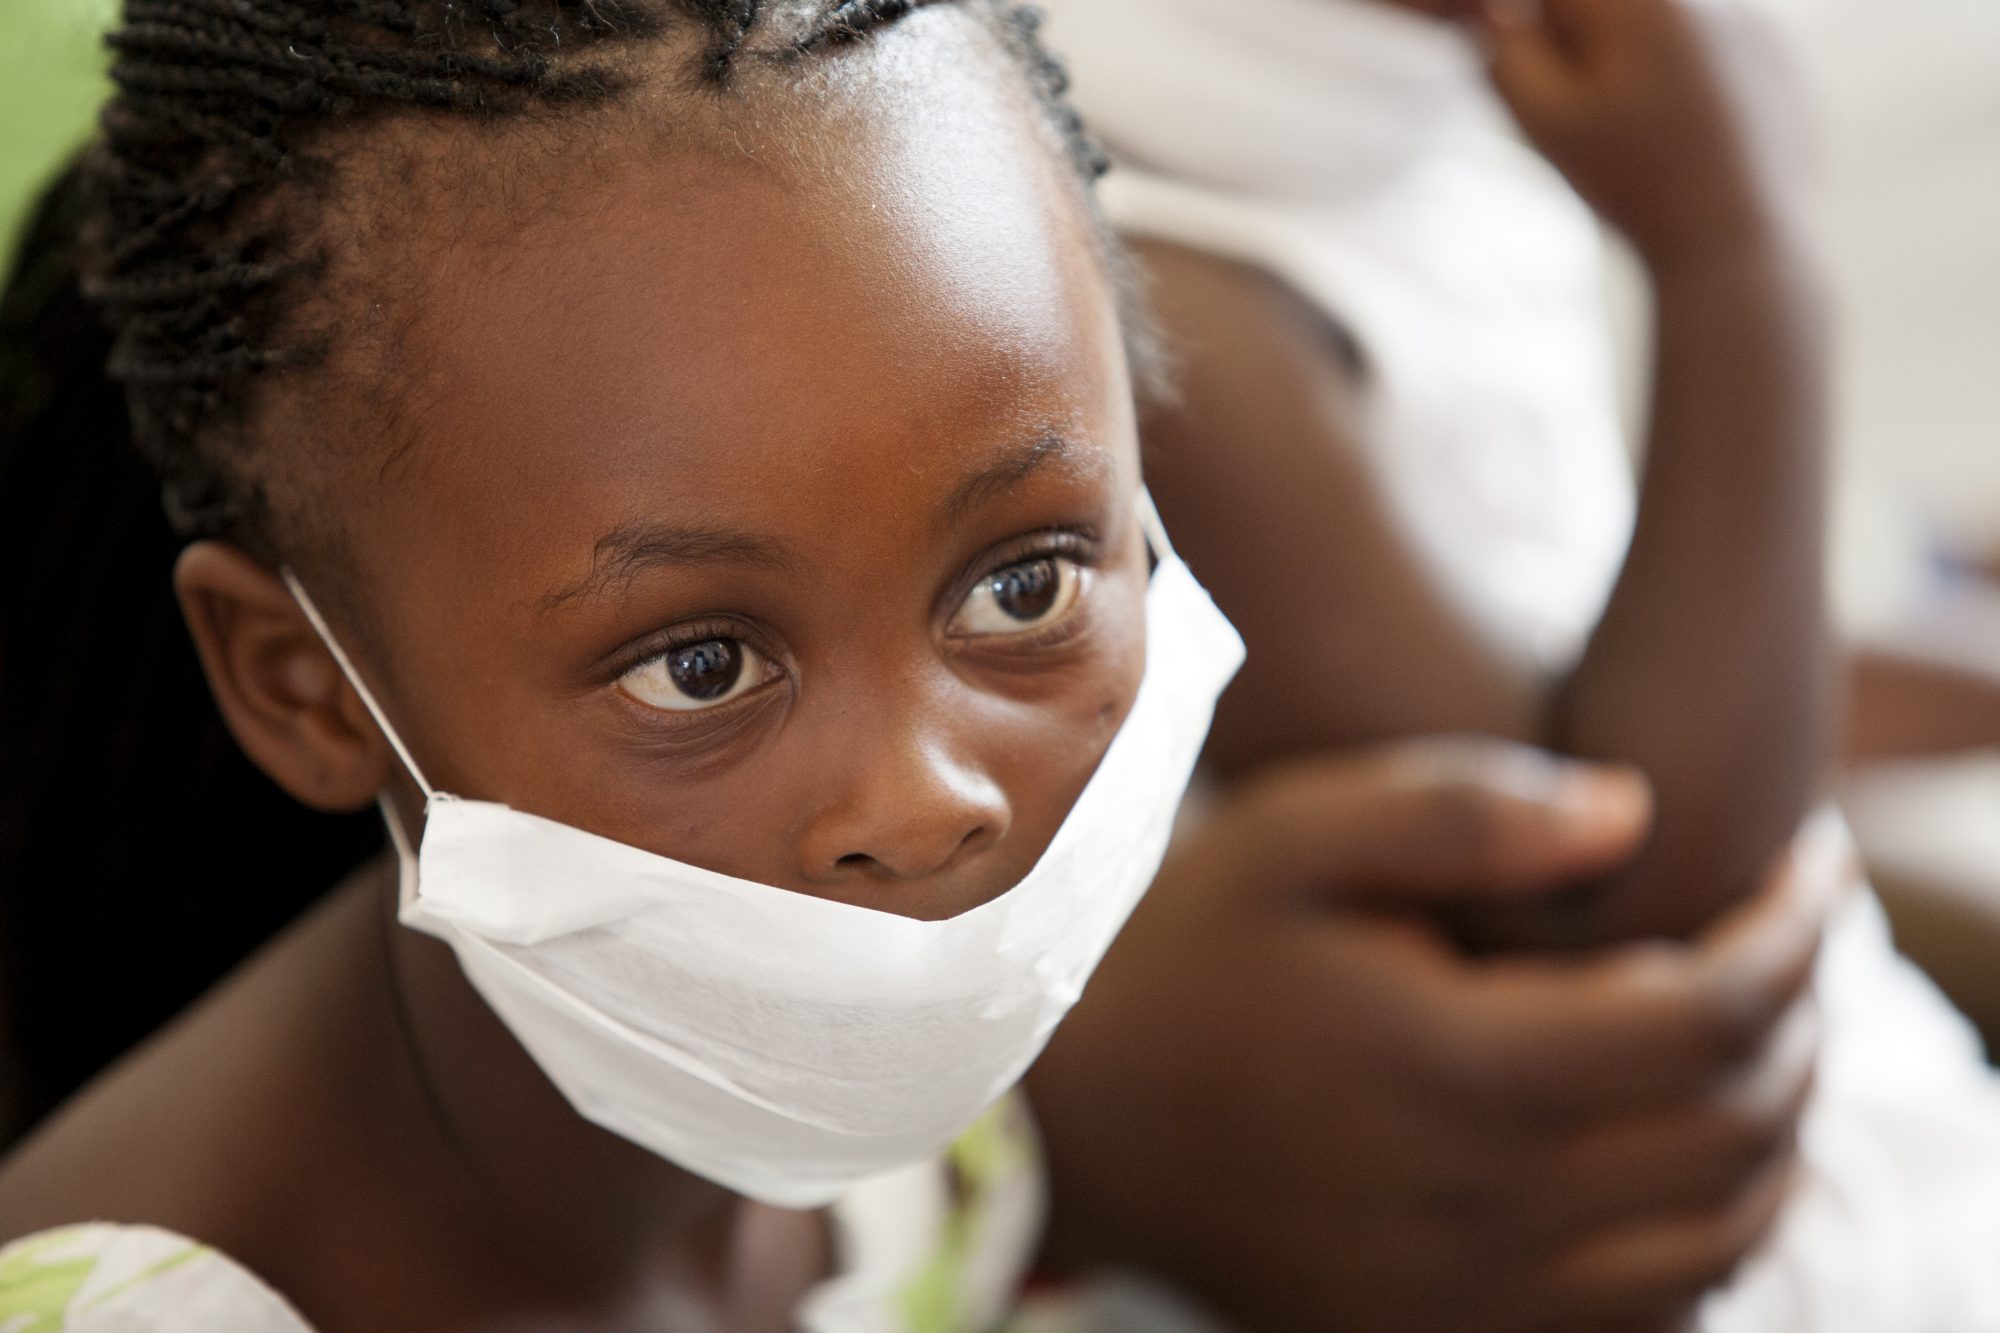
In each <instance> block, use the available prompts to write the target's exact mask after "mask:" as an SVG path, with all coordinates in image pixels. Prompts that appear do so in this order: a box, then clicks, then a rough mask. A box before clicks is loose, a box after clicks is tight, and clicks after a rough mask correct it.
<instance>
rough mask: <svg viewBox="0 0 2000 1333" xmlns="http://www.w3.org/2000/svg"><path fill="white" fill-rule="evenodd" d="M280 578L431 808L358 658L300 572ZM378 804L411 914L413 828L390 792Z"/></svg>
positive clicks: (284, 571)
mask: <svg viewBox="0 0 2000 1333" xmlns="http://www.w3.org/2000/svg"><path fill="white" fill-rule="evenodd" d="M278 577H280V578H282V579H283V580H284V581H285V588H286V589H287V590H288V591H289V592H290V593H291V594H292V600H293V601H295V602H297V603H298V604H299V610H301V611H303V612H305V615H306V620H307V622H308V623H310V624H311V625H312V627H313V633H315V634H317V635H319V641H320V642H321V643H323V644H325V645H326V650H327V651H328V652H329V653H332V654H333V661H334V665H336V666H338V667H339V668H340V674H341V675H343V676H345V677H347V683H348V684H349V685H352V686H353V687H354V692H355V693H356V694H358V695H360V696H361V704H362V707H364V708H366V709H367V710H368V716H370V717H372V718H374V719H375V725H376V726H378V727H380V728H381V729H382V735H383V736H384V738H386V739H387V740H388V742H389V748H391V749H392V750H394V751H395V752H396V758H398V759H400V760H402V762H403V767H404V768H406V769H408V770H409V772H410V776H411V777H413V778H415V779H416V780H417V786H418V787H419V788H421V789H422V790H423V793H424V805H425V806H426V807H428V806H429V805H430V803H431V802H432V801H434V800H436V799H437V792H436V790H435V789H433V788H432V786H431V784H430V783H429V782H427V781H425V780H424V771H423V770H422V769H420V768H418V767H417V761H416V760H415V759H414V758H412V757H411V755H410V747H408V746H407V745H405V744H403V738H402V737H401V736H399V735H397V734H396V728H395V727H393V726H392V725H390V723H389V718H388V715H387V714H385V713H384V712H383V711H382V705H381V704H379V703H377V702H376V700H375V692H374V691H373V690H371V689H369V688H368V684H367V682H366V681H364V680H362V679H361V673H360V672H359V671H357V670H356V669H355V666H354V659H353V658H351V657H349V656H348V655H347V650H346V649H344V648H342V647H341V646H340V640H339V639H337V638H335V637H334V635H333V628H332V626H330V625H328V624H327V623H326V617H325V616H323V615H321V614H320V613H319V606H318V605H317V604H316V603H315V602H314V601H313V599H312V594H310V593H308V592H307V591H306V589H305V585H304V584H303V583H300V582H299V578H298V575H296V574H294V573H292V571H291V570H290V569H289V568H280V569H279V570H278ZM375 806H376V808H377V809H379V810H380V811H381V812H382V822H383V823H384V824H387V825H388V826H389V842H390V844H391V845H392V846H394V847H395V849H396V869H397V887H396V898H397V906H398V911H399V913H400V914H402V915H404V916H408V914H409V912H410V909H411V907H412V905H413V904H414V903H415V902H416V899H417V856H416V851H415V849H414V848H412V847H411V845H410V834H409V830H407V829H405V828H404V827H403V817H402V815H400V814H398V813H397V812H396V807H395V805H394V804H393V803H392V802H391V801H390V800H389V794H388V793H387V792H382V793H380V794H379V795H377V796H376V798H375Z"/></svg>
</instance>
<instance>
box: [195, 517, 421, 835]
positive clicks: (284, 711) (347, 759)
mask: <svg viewBox="0 0 2000 1333" xmlns="http://www.w3.org/2000/svg"><path fill="white" fill-rule="evenodd" d="M174 591H175V594H176V595H177V596H178V597H179V599H180V604H181V614H182V615H183V616H185V617H186V619H187V624H188V632H189V633H190V634H191V635H192V636H193V638H194V643H195V649H196V651H197V652H198V653H199V654H200V656H201V665H202V670H203V672H204V673H206V675H207V676H208V686H209V689H210V690H211V691H212V692H213V693H214V695H215V701H216V704H217V706H218V707H220V708H221V710H222V716H223V720H224V721H226V722H227V723H228V724H229V730H230V732H231V733H232V734H233V735H234V736H235V737H236V743H237V744H239V745H241V746H242V747H243V750H244V752H245V753H246V754H248V755H249V756H250V759H251V761H252V762H253V763H255V764H256V765H257V766H258V767H259V768H261V769H263V770H264V772H265V773H266V774H267V775H269V776H270V778H271V780H272V781H274V782H276V783H277V784H278V785H279V786H280V787H283V788H284V789H285V790H286V791H287V792H289V793H290V794H291V795H292V796H293V797H294V798H295V799H297V800H299V801H300V802H302V803H304V804H305V805H308V806H311V807H313V808H314V809H317V810H328V811H351V810H359V809H362V808H364V807H366V806H368V805H369V804H371V803H373V802H374V800H375V798H376V794H377V793H378V792H379V791H380V790H381V789H382V787H383V786H384V785H385V784H386V783H387V782H388V781H389V779H390V776H391V775H392V773H393V772H394V763H395V761H394V756H393V755H392V754H391V752H390V750H389V746H388V743H387V742H386V741H385V740H384V739H383V737H382V733H381V731H380V729H378V728H377V727H376V726H375V724H374V722H373V721H372V720H371V719H370V718H369V716H368V712H367V709H366V708H365V707H364V706H363V705H362V703H361V700H360V698H359V696H358V695H356V694H355V692H354V688H353V686H351V685H349V684H348V682H347V679H346V677H344V676H343V675H341V672H340V668H339V666H338V665H337V664H336V663H335V662H334V660H333V656H332V654H331V653H329V652H328V651H327V649H326V645H325V644H323V643H322V642H320V639H319V636H318V635H317V634H316V633H314V631H313V628H312V625H311V623H310V622H309V621H308V620H307V619H306V616H305V613H304V612H303V611H301V610H300V609H299V605H298V603H297V602H296V601H294V600H293V598H292V595H291V593H290V592H289V591H288V590H287V589H286V587H285V585H284V582H283V581H282V580H281V579H280V578H279V577H278V575H277V574H276V573H275V572H273V571H271V570H269V569H266V568H265V567H264V566H262V565H260V564H258V563H257V562H256V561H255V560H252V559H251V558H250V557H249V556H247V555H245V554H244V553H243V552H242V551H240V550H238V549H236V548H235V547H233V546H230V545H227V544H226V543H223V542H217V541H201V542H196V543H194V544H193V545H191V546H189V547H188V548H187V549H186V550H185V551H183V552H181V556H180V560H179V561H178V562H177V563H176V564H175V566H174Z"/></svg>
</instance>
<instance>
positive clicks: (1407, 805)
mask: <svg viewBox="0 0 2000 1333" xmlns="http://www.w3.org/2000/svg"><path fill="white" fill-rule="evenodd" d="M1239 800H1240V802H1241V804H1240V806H1239V808H1238V811H1237V815H1238V819H1237V822H1236V827H1237V830H1238V835H1239V839H1240V841H1239V844H1238V846H1237V849H1236V851H1237V855H1238V856H1239V857H1241V858H1242V859H1243V860H1244V861H1245V862H1247V863H1248V864H1249V866H1250V867H1251V869H1252V873H1253V874H1255V875H1256V876H1257V877H1258V882H1261V883H1263V884H1265V885H1266V886H1268V887H1269V888H1271V889H1272V890H1274V891H1276V892H1279V893H1282V894H1286V895H1290V896H1296V897H1299V898H1301V899H1303V900H1310V901H1314V902H1318V903H1353V902H1358V901H1362V900H1367V901H1371V902H1375V903H1378V904H1379V903H1381V902H1382V901H1384V900H1385V899H1386V900H1389V901H1392V902H1394V901H1400V902H1402V903H1405V904H1424V905H1429V904H1441V903H1463V902H1465V901H1467V900H1468V899H1473V900H1477V899H1495V898H1503V899H1504V898H1530V897H1535V896H1538V895H1540V894H1544V893H1550V892H1554V891H1556V890H1558V889H1560V888H1562V887H1564V886H1566V885H1569V884H1571V883H1574V882H1575V881H1577V880H1580V879H1584V878H1587V877H1589V876H1592V875H1597V874H1602V873H1604V872H1605V871H1608V870H1610V869H1612V868H1614V867H1615V866H1617V865H1620V864H1622V863H1623V862H1624V861H1626V860H1628V859H1629V858H1630V857H1631V856H1632V855H1633V853H1634V852H1636V851H1637V850H1638V846H1639V844H1640V842H1641V841H1642V840H1643V839H1644V838H1645V836H1646V832H1647V830H1648V828H1649V827H1650V825H1651V822H1652V813H1653V803H1652V792H1651V789H1650V787H1649V786H1648V785H1647V783H1646V780H1645V779H1644V777H1642V776H1641V775H1640V774H1639V773H1638V772H1637V771H1636V770H1634V769H1631V768H1627V767H1622V766H1614V765H1597V764H1585V763H1581V762H1578V761H1574V760H1569V759H1564V758H1561V757H1559V756H1556V755H1552V754H1549V753H1548V752H1546V751H1543V750H1537V749H1534V748H1532V747H1529V746H1525V745H1517V744H1514V743H1512V742H1508V741H1500V740H1493V739H1488V738H1483V737H1433V738H1426V739H1422V740H1417V741H1408V742H1403V743H1400V744H1395V745H1390V746H1385V747H1383V748H1381V749H1379V750H1375V751H1372V752H1369V753H1367V754H1364V755H1360V756H1353V755H1348V756H1339V757H1332V758H1322V759H1314V760H1306V761H1301V762H1297V763H1294V764H1291V765H1288V766H1287V767H1285V768H1283V769H1280V770H1276V771H1274V772H1272V773H1270V774H1268V775H1267V776H1265V777H1264V778H1262V779H1261V780H1259V781H1258V782H1257V783H1256V784H1255V785H1254V786H1253V787H1251V788H1250V789H1248V790H1246V791H1245V792H1244V793H1243V794H1242V796H1241V797H1240V798H1239Z"/></svg>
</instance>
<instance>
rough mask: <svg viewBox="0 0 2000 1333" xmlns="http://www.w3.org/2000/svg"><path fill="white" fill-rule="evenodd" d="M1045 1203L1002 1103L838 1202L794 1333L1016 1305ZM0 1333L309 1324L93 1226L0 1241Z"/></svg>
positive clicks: (869, 1327)
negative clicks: (831, 1259) (825, 1268)
mask: <svg viewBox="0 0 2000 1333" xmlns="http://www.w3.org/2000/svg"><path fill="white" fill-rule="evenodd" d="M1042 1201H1043V1191H1042V1179H1041V1160H1040V1154H1039V1151H1038V1150H1037V1147H1036V1143H1035V1136H1034V1130H1033V1128H1032V1126H1031V1124H1030V1122H1029V1120H1028V1116H1027V1112H1026V1108H1025V1107H1024V1106H1023V1105H1022V1103H1021V1102H1020V1100H1019V1099H1018V1098H1015V1099H1010V1100H1008V1101H1006V1102H1003V1103H1001V1104H1000V1105H999V1106H997V1107H995V1108H994V1109H993V1110H992V1111H990V1112H988V1113H987V1115H986V1117H985V1118H984V1119H982V1120H981V1121H980V1122H979V1123H978V1124H976V1125H974V1126H973V1127H972V1128H971V1129H970V1130H968V1131H967V1132H966V1133H965V1135H964V1136H963V1137H962V1138H960V1139H959V1141H958V1142H957V1143H956V1144H954V1145H953V1146H952V1149H951V1151H950V1152H949V1153H948V1154H947V1155H946V1156H945V1158H944V1159H943V1160H941V1161H938V1162H932V1163H926V1164H924V1165H920V1166H916V1167H912V1168H910V1169H909V1170H907V1171H898V1172H895V1173H893V1174H891V1175H887V1176H882V1177H879V1178H877V1179H875V1180H871V1181H868V1182H866V1183H864V1184H862V1185H861V1186H859V1187H857V1188H856V1189H855V1190H854V1191H853V1193H852V1194H850V1195H849V1196H848V1197H847V1198H845V1199H842V1200H841V1201H840V1202H839V1203H837V1204H835V1205H834V1207H833V1209H832V1221H833V1231H834V1238H835V1244H836V1251H837V1255H838V1260H839V1265H840V1272H839V1273H838V1274H837V1275H836V1276H834V1277H833V1278H832V1279H831V1280H829V1281H828V1282H826V1283H825V1284H824V1285H822V1286H821V1287H820V1288H819V1289H818V1290H817V1291H815V1292H813V1293H812V1294H811V1295H810V1296H809V1297H808V1298H807V1300H806V1302H805V1304H804V1305H803V1306H802V1307H801V1308H800V1310H799V1315H798V1321H799V1328H800V1330H801V1333H988V1331H989V1330H992V1329H994V1328H995V1327H996V1326H997V1325H999V1324H1000V1323H1001V1322H1002V1321H1003V1320H1005V1319H1006V1318H1007V1317H1008V1315H1009V1313H1010V1311H1011V1309H1012V1307H1013V1305H1014V1303H1015V1300H1016V1297H1017V1295H1018V1293H1019V1290H1020V1286H1021V1282H1022V1278H1023V1275H1024V1274H1025V1272H1026V1269H1027V1264H1028V1260H1029V1258H1030V1256H1031V1255H1032V1253H1033V1250H1034V1242H1035V1239H1036V1236H1037V1234H1038V1233H1039V1231H1040V1228H1041V1220H1042ZM1031 1327H1033V1326H1031ZM0 1333H312V1329H311V1328H310V1327H309V1326H308V1325H307V1324H306V1322H305V1321H304V1320H303V1319H301V1318H300V1317H299V1315H298V1312H297V1311H295V1310H293V1309H292V1307H291V1306H289V1305H287V1304H286V1303H285V1301H284V1299H283V1298H282V1297H280V1296H279V1295H278V1294H277V1293H276V1292H274V1291H272V1290H271V1289H270V1288H269V1287H267V1286H265V1285H264V1284H263V1283H262V1282H260V1281H258V1280H257V1278H256V1277H255V1276H253V1275H252V1274H251V1273H250V1272H249V1271H248V1270H246V1269H244V1268H242V1267H241V1266H239V1265H237V1264H235V1263H232V1262H231V1261H230V1260H229V1259H228V1258H226V1257H225V1256H223V1255H222V1254H220V1253H218V1252H217V1251H215V1250H213V1249H210V1248H209V1247H208V1246H206V1245H201V1244H198V1243H196V1242H194V1241H191V1240H188V1239H187V1238H186V1237H183V1236H177V1235H174V1234H173V1233H172V1232H169V1231H162V1230H160V1229H158V1228H157V1227H145V1226H115V1225H111V1224H108V1223H92V1224H89V1225H85V1226H74V1227H64V1228H62V1229H60V1230H57V1231H44V1232H40V1233H38V1234H36V1235H33V1236H29V1237H27V1238H26V1239H24V1240H20V1241H16V1242H15V1243H13V1244H12V1245H9V1246H7V1247H6V1248H5V1249H0Z"/></svg>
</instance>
